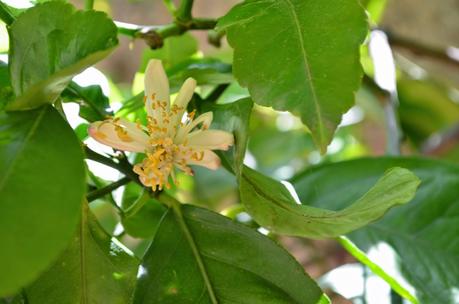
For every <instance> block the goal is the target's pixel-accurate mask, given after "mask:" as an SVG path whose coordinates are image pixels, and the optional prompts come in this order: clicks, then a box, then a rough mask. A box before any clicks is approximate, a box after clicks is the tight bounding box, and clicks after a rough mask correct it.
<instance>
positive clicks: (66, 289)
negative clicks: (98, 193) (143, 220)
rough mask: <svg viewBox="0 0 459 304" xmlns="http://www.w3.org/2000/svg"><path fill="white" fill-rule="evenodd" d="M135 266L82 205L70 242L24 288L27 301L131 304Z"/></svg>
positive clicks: (135, 262)
mask: <svg viewBox="0 0 459 304" xmlns="http://www.w3.org/2000/svg"><path fill="white" fill-rule="evenodd" d="M85 204H86V202H85ZM137 266H138V264H137V261H136V259H135V258H133V257H132V256H130V255H129V254H127V253H126V252H125V251H124V249H123V248H122V247H120V246H118V245H117V244H116V243H114V242H113V241H112V240H111V237H110V236H109V235H108V234H107V233H106V232H105V231H104V230H103V229H102V227H101V226H100V225H99V223H98V222H97V220H96V218H95V217H94V215H93V214H92V213H91V212H90V211H89V210H88V207H87V206H86V205H83V214H82V221H81V222H80V227H79V229H78V231H77V233H76V235H75V237H74V239H73V241H72V243H71V244H70V246H69V247H68V248H67V249H66V250H65V251H64V252H63V253H62V254H61V256H60V257H59V259H58V260H57V261H56V262H55V264H54V265H53V266H52V267H51V268H49V269H48V270H47V271H46V272H45V273H43V275H41V276H40V278H39V279H38V280H37V281H36V282H34V283H33V284H32V285H31V286H29V287H28V288H27V289H26V294H27V299H28V301H29V302H30V303H113V304H126V303H130V301H131V300H132V293H133V290H134V285H135V280H136V274H137Z"/></svg>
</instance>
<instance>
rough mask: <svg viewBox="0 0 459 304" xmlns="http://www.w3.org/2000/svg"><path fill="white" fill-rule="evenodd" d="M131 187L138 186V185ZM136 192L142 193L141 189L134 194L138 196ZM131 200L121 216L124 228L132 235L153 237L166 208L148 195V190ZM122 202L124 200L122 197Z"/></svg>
mask: <svg viewBox="0 0 459 304" xmlns="http://www.w3.org/2000/svg"><path fill="white" fill-rule="evenodd" d="M131 187H134V188H140V186H138V185H133V186H131ZM125 191H126V190H125ZM138 193H142V190H141V189H138V190H137V191H136V196H138ZM133 201H134V202H133V203H132V204H131V205H129V207H128V208H125V212H124V214H123V217H122V218H121V223H122V224H123V227H124V229H125V230H126V232H127V233H128V234H129V235H131V236H133V237H137V238H150V237H153V236H154V235H155V233H156V230H157V229H158V226H159V223H160V222H161V219H162V217H163V216H164V214H165V212H166V209H165V208H164V206H163V205H161V203H160V202H158V201H157V200H155V199H154V198H152V197H150V193H149V192H145V191H144V192H143V193H142V194H141V195H140V196H138V197H137V199H134V200H133ZM123 202H125V200H124V199H123Z"/></svg>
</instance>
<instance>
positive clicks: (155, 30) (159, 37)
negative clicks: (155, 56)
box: [115, 18, 217, 49]
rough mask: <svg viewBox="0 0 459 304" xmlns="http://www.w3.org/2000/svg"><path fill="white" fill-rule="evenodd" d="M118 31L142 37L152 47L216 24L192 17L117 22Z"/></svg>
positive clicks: (160, 45) (213, 21) (134, 36)
mask: <svg viewBox="0 0 459 304" xmlns="http://www.w3.org/2000/svg"><path fill="white" fill-rule="evenodd" d="M115 24H116V25H117V27H118V33H120V34H122V35H126V36H129V37H132V38H138V39H143V40H145V42H146V43H147V44H148V45H149V46H150V48H152V49H157V48H160V47H162V46H163V44H164V39H166V38H168V37H172V36H179V35H182V34H183V33H185V32H187V31H190V30H212V29H214V28H215V25H216V24H217V20H215V19H207V18H193V19H191V20H189V21H187V22H178V21H176V22H173V23H170V24H165V25H135V24H130V23H124V22H118V21H116V22H115Z"/></svg>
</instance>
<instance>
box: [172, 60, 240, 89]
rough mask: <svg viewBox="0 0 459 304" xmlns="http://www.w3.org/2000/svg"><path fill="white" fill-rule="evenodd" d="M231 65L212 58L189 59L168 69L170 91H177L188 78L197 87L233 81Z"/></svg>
mask: <svg viewBox="0 0 459 304" xmlns="http://www.w3.org/2000/svg"><path fill="white" fill-rule="evenodd" d="M231 69H232V68H231V65H229V64H227V63H223V62H221V61H220V60H217V59H213V58H202V59H189V60H187V61H184V62H182V63H181V64H178V65H176V66H175V67H173V68H171V69H169V70H168V71H167V74H168V75H169V81H170V85H171V90H178V89H179V88H180V86H181V85H182V84H183V82H185V80H186V79H187V78H188V77H192V78H194V79H195V80H196V82H197V83H198V85H218V84H223V83H230V82H232V81H233V75H232V74H231Z"/></svg>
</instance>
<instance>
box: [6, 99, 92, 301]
mask: <svg viewBox="0 0 459 304" xmlns="http://www.w3.org/2000/svg"><path fill="white" fill-rule="evenodd" d="M0 172H2V173H1V176H0V197H1V200H0V243H1V248H2V249H1V250H0V273H1V275H0V296H1V295H5V294H11V293H13V292H15V291H17V290H18V289H19V288H20V287H22V286H24V285H25V284H27V283H29V282H30V281H32V280H33V279H34V278H36V277H37V276H38V274H39V273H40V272H41V271H43V270H44V269H45V268H46V267H47V266H49V264H50V263H51V262H52V261H53V260H54V259H55V258H56V257H57V256H58V255H59V253H60V252H61V250H63V249H64V248H65V246H66V245H67V244H68V241H69V240H70V239H71V237H72V235H73V233H74V231H75V228H76V225H77V222H78V219H79V217H80V209H79V208H80V204H81V201H82V199H83V196H84V191H85V171H84V162H83V152H82V149H81V147H80V144H79V142H78V140H77V138H76V137H75V135H74V133H73V130H72V129H71V128H70V126H68V125H67V123H66V122H65V121H64V120H63V119H62V117H61V116H60V114H59V113H58V112H57V111H56V110H55V109H54V108H52V107H51V106H45V107H43V108H40V109H38V110H33V111H26V112H16V113H10V114H7V113H2V114H0Z"/></svg>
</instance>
